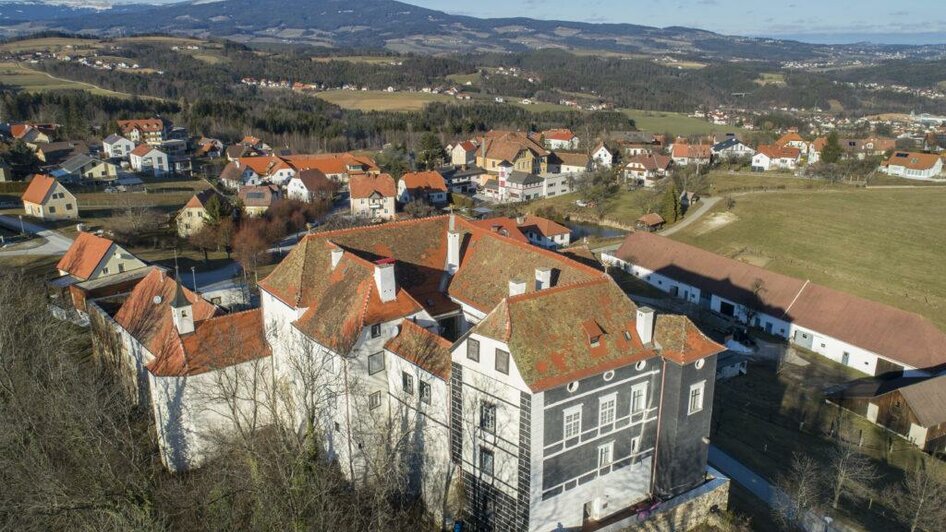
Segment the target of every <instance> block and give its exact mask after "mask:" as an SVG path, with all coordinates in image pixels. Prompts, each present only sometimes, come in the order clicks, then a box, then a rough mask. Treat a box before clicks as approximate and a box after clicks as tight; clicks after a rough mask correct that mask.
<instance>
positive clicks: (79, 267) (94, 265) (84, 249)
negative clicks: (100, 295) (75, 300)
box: [56, 232, 145, 281]
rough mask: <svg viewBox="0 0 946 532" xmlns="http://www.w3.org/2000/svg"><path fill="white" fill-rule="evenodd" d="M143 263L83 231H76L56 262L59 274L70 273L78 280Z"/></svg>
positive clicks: (136, 266) (138, 266) (96, 277)
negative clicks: (66, 248)
mask: <svg viewBox="0 0 946 532" xmlns="http://www.w3.org/2000/svg"><path fill="white" fill-rule="evenodd" d="M144 267H145V263H144V262H142V261H141V259H139V258H138V257H136V256H134V255H132V254H131V253H130V252H129V251H128V250H126V249H125V248H123V247H122V246H120V245H118V244H116V243H115V242H113V241H111V240H109V239H107V238H104V237H101V236H98V235H95V234H92V233H87V232H82V233H79V236H77V237H76V239H75V240H74V241H73V242H72V245H71V246H69V250H68V251H66V254H65V255H63V256H62V258H61V259H59V262H58V263H57V264H56V269H57V270H58V271H59V275H60V276H70V277H72V278H74V279H77V280H79V281H88V280H90V279H98V278H100V277H105V276H107V275H114V274H116V273H124V272H126V271H131V270H137V269H138V268H144Z"/></svg>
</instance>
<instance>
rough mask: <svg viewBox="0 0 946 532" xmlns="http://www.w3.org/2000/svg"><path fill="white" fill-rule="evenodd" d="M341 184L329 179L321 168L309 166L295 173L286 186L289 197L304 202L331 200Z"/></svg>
mask: <svg viewBox="0 0 946 532" xmlns="http://www.w3.org/2000/svg"><path fill="white" fill-rule="evenodd" d="M340 187H341V185H340V184H339V183H338V182H337V181H333V180H331V179H329V178H328V177H327V176H326V175H325V174H323V173H322V171H321V170H318V169H315V168H309V169H307V170H302V171H300V172H298V173H296V175H295V176H293V177H292V179H290V180H289V184H288V185H287V186H286V196H287V197H288V198H289V199H294V200H299V201H303V202H306V203H315V202H322V201H331V200H332V198H334V197H335V195H336V194H337V193H338V189H339V188H340Z"/></svg>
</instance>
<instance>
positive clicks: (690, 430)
mask: <svg viewBox="0 0 946 532" xmlns="http://www.w3.org/2000/svg"><path fill="white" fill-rule="evenodd" d="M662 364H663V366H664V369H663V379H664V396H663V405H662V407H661V410H662V411H661V413H660V414H661V416H660V433H659V435H658V441H657V451H656V452H657V460H656V461H655V463H654V469H655V471H654V487H653V489H654V495H655V496H657V497H658V498H661V499H669V498H671V497H674V496H676V495H679V494H681V493H683V492H686V491H688V490H690V489H692V488H694V487H696V486H698V485H700V484H702V483H703V481H704V480H705V477H706V455H707V452H708V450H709V449H708V448H709V446H708V444H707V443H705V441H704V440H705V439H706V438H708V437H709V434H710V421H711V420H712V415H713V393H714V391H715V385H716V355H713V356H711V357H708V358H706V359H703V361H702V367H701V368H699V369H697V367H696V366H697V365H698V364H692V363H691V364H687V365H683V366H681V365H679V364H676V363H674V362H672V361H669V360H666V361H663V362H662ZM699 383H703V388H702V405H703V406H702V409H701V410H700V411H699V412H696V413H692V414H691V413H689V412H688V411H689V407H690V391H691V386H693V385H696V384H699Z"/></svg>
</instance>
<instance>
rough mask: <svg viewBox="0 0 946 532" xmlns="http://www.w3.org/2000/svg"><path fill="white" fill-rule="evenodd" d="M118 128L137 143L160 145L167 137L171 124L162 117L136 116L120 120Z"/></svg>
mask: <svg viewBox="0 0 946 532" xmlns="http://www.w3.org/2000/svg"><path fill="white" fill-rule="evenodd" d="M118 129H119V130H120V131H121V133H122V136H124V137H126V138H128V139H129V140H131V141H132V142H134V143H136V144H140V143H142V142H143V143H146V144H150V145H152V146H160V145H161V143H162V142H164V141H165V140H166V139H167V133H168V130H169V129H170V124H169V123H166V122H165V121H164V120H162V119H160V118H136V119H132V120H119V121H118Z"/></svg>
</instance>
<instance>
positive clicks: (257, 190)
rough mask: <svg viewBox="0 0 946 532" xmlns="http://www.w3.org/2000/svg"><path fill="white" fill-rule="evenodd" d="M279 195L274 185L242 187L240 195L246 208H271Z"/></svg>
mask: <svg viewBox="0 0 946 532" xmlns="http://www.w3.org/2000/svg"><path fill="white" fill-rule="evenodd" d="M278 193H279V189H278V188H276V187H275V186H273V185H260V186H255V187H241V188H240V192H239V193H238V195H239V197H240V201H242V202H243V205H244V206H246V207H269V206H270V205H272V204H273V202H274V201H276V196H277V195H278ZM188 205H190V203H188Z"/></svg>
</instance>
